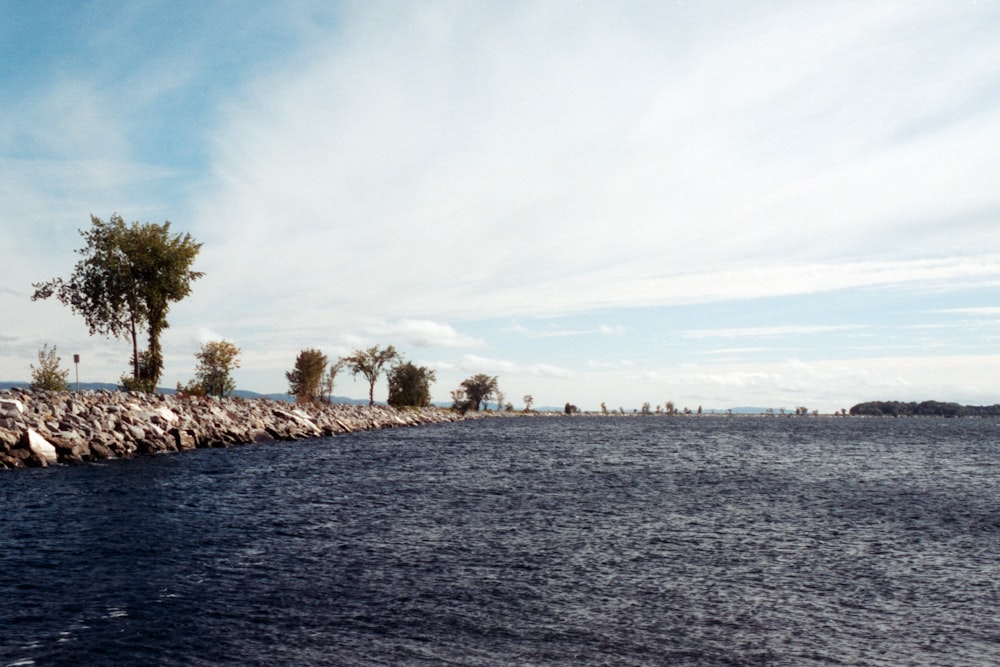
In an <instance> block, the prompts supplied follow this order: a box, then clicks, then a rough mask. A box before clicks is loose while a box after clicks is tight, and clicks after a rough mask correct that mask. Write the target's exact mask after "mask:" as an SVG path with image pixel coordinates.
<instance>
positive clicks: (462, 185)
mask: <svg viewBox="0 0 1000 667" xmlns="http://www.w3.org/2000/svg"><path fill="white" fill-rule="evenodd" d="M635 11H636V8H635V7H627V6H617V5H611V6H601V7H597V6H593V5H586V6H579V5H578V6H574V7H572V8H567V7H559V8H558V9H557V8H555V7H549V6H545V5H541V6H539V5H533V6H523V5H513V6H509V7H508V6H503V7H502V8H501V7H496V6H489V7H485V8H484V7H481V6H475V7H464V6H455V5H436V4H434V5H428V6H421V7H419V8H416V7H409V8H405V9H404V14H405V16H404V17H397V16H393V17H392V18H391V19H390V18H389V17H388V16H387V15H386V14H385V13H384V12H383V11H382V10H379V9H370V10H362V12H361V15H360V16H355V17H353V18H352V19H350V20H348V21H347V22H346V24H345V25H344V26H343V31H342V33H341V39H340V40H339V41H337V42H336V43H335V45H334V46H331V47H324V46H319V47H317V49H316V51H315V52H314V53H313V54H312V56H313V57H312V59H311V61H309V64H307V65H305V66H303V62H302V61H297V62H296V63H295V68H294V69H290V70H288V71H286V72H280V73H276V74H275V75H274V76H271V77H268V78H267V79H264V80H261V81H259V82H258V83H257V84H256V85H255V86H254V87H252V88H251V89H249V90H248V91H247V92H246V93H245V94H244V95H243V96H241V98H240V99H238V100H234V101H233V103H232V104H231V105H229V107H228V110H227V112H226V114H225V118H224V122H223V123H222V124H221V126H220V129H219V130H217V131H216V133H215V135H214V154H215V173H216V177H217V178H216V183H215V189H214V192H215V194H214V195H213V196H212V197H211V198H208V199H206V200H204V201H203V202H202V205H201V215H200V219H201V222H200V223H199V225H200V226H201V227H202V228H203V229H204V230H205V232H206V233H207V234H210V235H213V236H214V235H218V236H219V241H220V248H222V247H224V248H225V251H224V254H219V253H222V251H221V250H220V251H219V253H214V254H213V255H212V257H211V260H210V262H211V265H212V267H211V268H212V269H214V270H215V271H217V272H218V273H220V274H226V275H227V278H228V275H229V274H230V273H231V272H232V271H233V270H234V269H235V268H236V267H233V266H232V265H231V263H230V262H231V260H230V258H233V257H239V258H241V265H243V264H244V263H245V262H246V261H248V260H249V261H253V262H261V263H267V265H268V267H269V271H268V276H267V279H268V282H269V283H270V284H274V283H279V284H281V285H283V286H284V287H285V295H284V296H285V298H287V299H289V300H290V301H292V302H293V303H294V305H295V306H296V307H299V308H302V309H309V308H310V307H311V306H310V304H309V302H308V300H307V298H306V295H308V294H309V293H310V292H311V291H312V290H313V289H314V286H315V285H317V284H319V285H326V286H329V288H328V289H339V288H341V287H342V286H344V285H351V288H350V289H349V290H343V293H342V294H340V295H339V299H340V301H341V305H342V306H343V307H344V308H345V310H347V311H349V312H350V313H358V314H362V315H365V316H369V317H375V318H384V317H385V316H395V317H405V318H412V319H422V318H432V319H438V318H448V317H454V316H457V315H460V316H463V317H488V316H501V317H502V316H517V315H523V314H552V313H556V312H575V311H580V310H587V309H592V308H598V307H608V306H615V305H654V304H669V303H678V302H692V301H700V300H705V299H742V298H754V297H758V296H769V295H776V294H777V295H780V294H790V293H812V292H815V291H822V290H829V289H838V288H845V287H853V286H863V285H872V284H875V285H884V284H887V283H890V282H906V281H924V280H957V279H961V278H963V277H965V278H968V279H971V280H984V279H998V278H1000V275H998V274H1000V262H998V261H997V258H996V257H995V256H991V255H982V254H980V253H981V252H982V248H985V247H989V246H988V244H983V243H981V242H980V243H977V244H975V245H969V244H968V243H966V242H964V241H962V239H963V238H964V235H963V233H962V230H963V229H966V228H968V227H969V226H971V225H973V219H974V217H975V216H976V215H977V214H978V213H977V212H982V211H986V210H994V211H995V210H1000V197H998V195H997V194H996V193H995V188H994V187H993V186H992V183H991V181H990V179H989V178H988V175H989V174H992V173H996V172H997V171H998V168H1000V164H998V160H1000V158H998V157H997V155H1000V151H997V150H995V149H996V148H997V146H998V141H1000V130H997V129H996V128H997V127H998V126H1000V123H992V122H984V121H985V120H986V119H987V118H991V117H995V116H996V114H997V110H996V108H995V106H994V107H990V106H984V107H983V109H982V113H984V114H986V117H978V118H975V120H961V119H960V120H959V121H958V122H949V120H948V119H949V118H950V116H949V114H953V113H955V112H956V111H955V109H956V108H960V105H961V104H962V100H964V101H965V103H968V104H971V103H973V102H976V101H980V100H984V99H985V98H983V97H982V95H981V90H980V88H978V87H977V85H978V84H977V82H981V81H982V80H983V77H984V76H988V75H989V71H990V70H989V66H988V65H986V64H985V63H989V62H994V61H995V57H996V56H998V55H1000V47H997V46H996V45H994V44H993V43H992V40H990V41H984V40H982V39H970V40H967V41H965V42H963V43H962V44H961V46H960V49H961V53H960V54H951V52H950V51H949V52H948V53H949V55H948V57H947V58H944V59H943V60H940V61H939V60H928V61H926V62H922V65H924V68H923V69H921V70H919V71H918V70H911V65H912V58H919V57H920V54H921V53H922V51H921V49H933V48H936V47H938V46H940V44H938V41H937V40H938V39H940V38H939V37H937V36H936V35H937V33H936V32H934V31H926V30H925V28H926V27H927V26H928V25H935V24H936V23H937V22H938V21H939V20H940V19H941V16H939V15H938V10H936V9H935V8H934V7H920V8H916V7H913V6H911V5H909V4H898V5H893V6H891V7H887V6H882V5H879V6H871V7H869V6H866V7H864V8H858V7H857V6H856V5H851V6H848V5H844V4H836V5H833V6H829V7H827V6H822V7H812V8H805V7H798V6H796V7H794V8H793V9H788V8H784V9H781V8H778V9H775V10H773V11H770V12H761V13H759V14H754V12H751V11H749V10H744V11H743V15H741V16H739V18H738V19H737V18H736V17H727V16H723V15H712V16H711V19H712V20H711V21H710V22H711V23H712V24H713V29H712V30H709V31H707V32H705V33H704V35H702V36H703V37H704V40H703V41H700V42H698V43H692V44H689V45H688V46H689V47H690V48H687V49H685V48H680V47H677V46H671V40H672V39H678V40H681V42H680V43H682V44H683V43H684V42H683V40H684V38H685V35H684V34H683V31H684V29H685V25H684V21H685V20H686V19H685V14H684V12H680V11H679V10H675V9H674V8H672V7H669V6H667V5H663V6H655V5H654V6H651V7H650V6H647V7H644V8H643V9H642V11H641V12H640V14H642V20H635V19H636V18H637V17H636V16H633V13H634V12H635ZM396 13H397V12H393V14H396ZM703 18H707V17H703ZM974 19H975V16H974V15H973V16H969V17H967V18H966V21H967V22H968V23H958V24H957V28H956V29H957V30H966V29H968V30H971V29H972V28H971V27H970V26H974ZM959 20H961V18H960V19H959ZM779 36H780V38H778V37H779ZM901 36H905V37H907V38H909V41H908V40H907V39H903V38H902V37H901ZM973 36H975V35H973ZM953 47H954V45H951V44H949V45H948V48H949V49H950V48H953ZM910 49H914V50H910ZM977 63H978V64H977ZM858 91H860V93H859V92H858ZM927 115H929V116H930V118H928V117H925V116H927ZM943 221H947V225H943V224H941V223H942V222H943ZM913 224H921V225H923V226H922V228H921V233H918V234H914V233H906V232H905V231H902V229H905V228H906V227H907V226H908V225H913ZM901 228H902V229H901ZM936 228H937V229H941V230H943V229H945V228H947V229H948V234H947V235H944V234H943V232H936V231H934V230H935V229H936ZM980 231H982V230H980ZM991 234H992V235H993V237H997V232H992V233H991ZM890 238H891V240H892V244H891V250H892V253H893V254H897V255H898V254H900V253H906V252H911V253H912V252H916V253H922V254H923V255H925V256H924V257H923V258H921V259H903V260H898V259H897V260H886V259H884V258H882V257H880V255H886V254H888V252H887V251H888V249H889V248H890V246H887V245H885V243H886V242H887V239H890ZM222 239H225V244H222V243H221V241H222ZM873 241H874V242H873ZM234 246H235V247H234ZM206 250H207V251H208V252H211V250H209V248H208V247H206ZM956 251H957V252H959V253H961V254H960V255H956V256H955V257H951V256H947V257H944V256H940V255H941V253H952V252H956ZM846 256H851V257H854V258H855V259H854V260H853V261H850V262H845V261H843V257H846ZM303 266H308V267H310V271H309V272H303V271H302V270H301V267H303ZM977 267H978V268H977ZM970 272H971V273H970ZM234 278H235V276H234ZM248 287H249V288H250V289H251V291H253V292H256V291H258V290H259V289H262V288H263V286H262V285H260V284H259V283H258V281H256V280H254V279H253V278H252V277H251V279H250V282H249V285H248ZM573 333H576V332H563V334H562V335H569V334H573ZM550 335H560V334H559V333H557V332H552V333H551V334H550Z"/></svg>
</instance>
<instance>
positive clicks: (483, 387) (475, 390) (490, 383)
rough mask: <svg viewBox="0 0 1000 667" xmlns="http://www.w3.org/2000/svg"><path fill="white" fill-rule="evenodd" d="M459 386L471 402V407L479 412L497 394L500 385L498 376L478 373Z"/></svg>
mask: <svg viewBox="0 0 1000 667" xmlns="http://www.w3.org/2000/svg"><path fill="white" fill-rule="evenodd" d="M459 386H460V387H461V390H462V391H463V392H464V393H465V397H466V400H468V401H469V407H470V408H471V409H473V410H475V411H477V412H478V411H479V408H480V406H481V405H482V404H483V403H485V402H486V401H488V400H489V399H491V398H492V397H493V396H494V394H496V392H497V388H498V383H497V378H496V376H492V377H491V376H489V375H486V374H485V373H478V374H476V375H473V376H472V377H470V378H467V379H465V380H462V382H461V383H459Z"/></svg>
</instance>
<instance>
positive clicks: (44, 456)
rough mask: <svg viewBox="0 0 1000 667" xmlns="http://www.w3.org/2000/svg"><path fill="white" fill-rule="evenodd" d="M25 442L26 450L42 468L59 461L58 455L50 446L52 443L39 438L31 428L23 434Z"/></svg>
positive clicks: (36, 432) (37, 433)
mask: <svg viewBox="0 0 1000 667" xmlns="http://www.w3.org/2000/svg"><path fill="white" fill-rule="evenodd" d="M25 440H26V444H27V446H28V450H30V451H31V453H32V454H33V455H34V458H35V459H36V460H37V461H38V463H40V464H41V465H43V466H47V465H49V464H50V463H56V462H57V461H58V460H59V455H58V454H57V453H56V448H55V447H53V446H52V443H51V442H49V441H48V440H46V439H45V438H43V437H42V436H41V434H40V433H39V432H38V431H36V430H35V429H33V428H29V429H28V430H27V432H26V433H25Z"/></svg>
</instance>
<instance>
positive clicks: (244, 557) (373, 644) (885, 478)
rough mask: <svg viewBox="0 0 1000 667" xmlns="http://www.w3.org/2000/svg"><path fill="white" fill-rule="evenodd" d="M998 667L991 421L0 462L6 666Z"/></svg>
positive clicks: (500, 423) (995, 450)
mask: <svg viewBox="0 0 1000 667" xmlns="http://www.w3.org/2000/svg"><path fill="white" fill-rule="evenodd" d="M151 664H158V665H178V666H180V665H279V664H280V665H484V666H485V665H490V666H494V665H566V666H570V665H573V666H576V665H892V666H896V665H948V666H955V665H990V664H994V665H995V664H1000V421H998V420H989V419H984V420H980V419H967V420H944V419H941V420H936V419H900V420H869V419H857V418H813V417H771V418H763V417H762V418H746V417H730V418H727V417H708V416H704V417H688V418H656V417H649V418H642V417H637V418H587V417H572V418H569V417H560V418H533V419H532V418H525V419H496V420H483V421H475V422H465V423H457V424H446V425H440V426H427V427H420V428H414V429H404V430H395V431H380V432H369V433H358V434H352V435H347V436H338V437H335V438H327V439H320V440H311V441H301V442H296V443H276V444H273V445H259V446H245V447H239V448H233V449H228V450H200V451H196V452H190V453H186V454H179V455H166V456H156V457H149V458H142V459H135V460H131V461H111V462H106V463H102V464H95V465H87V466H79V467H65V468H49V469H36V470H23V471H11V472H7V473H3V474H0V665H151Z"/></svg>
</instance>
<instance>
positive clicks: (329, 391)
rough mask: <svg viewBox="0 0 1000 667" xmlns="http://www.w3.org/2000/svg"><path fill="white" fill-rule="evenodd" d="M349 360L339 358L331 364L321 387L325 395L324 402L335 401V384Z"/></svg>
mask: <svg viewBox="0 0 1000 667" xmlns="http://www.w3.org/2000/svg"><path fill="white" fill-rule="evenodd" d="M346 363H347V362H345V361H344V360H343V359H337V361H335V362H334V363H332V364H330V370H329V371H328V372H327V374H326V375H325V376H323V383H322V387H320V393H322V395H323V402H324V403H331V402H332V401H333V385H334V382H336V380H337V374H338V373H340V371H342V370H344V366H345V365H346Z"/></svg>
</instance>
